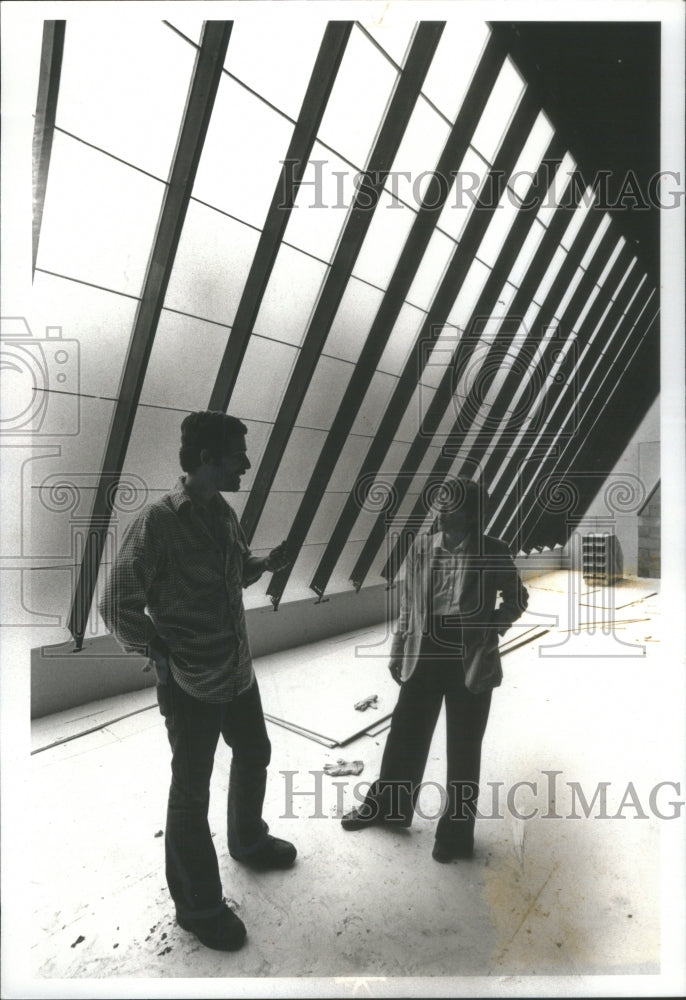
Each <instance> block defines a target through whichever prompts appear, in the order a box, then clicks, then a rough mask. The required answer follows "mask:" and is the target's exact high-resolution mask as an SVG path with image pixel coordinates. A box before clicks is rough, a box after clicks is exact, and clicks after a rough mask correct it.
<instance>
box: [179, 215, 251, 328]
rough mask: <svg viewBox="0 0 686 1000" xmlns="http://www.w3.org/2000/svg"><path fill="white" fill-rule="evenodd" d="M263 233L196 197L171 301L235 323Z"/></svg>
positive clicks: (189, 310) (181, 243)
mask: <svg viewBox="0 0 686 1000" xmlns="http://www.w3.org/2000/svg"><path fill="white" fill-rule="evenodd" d="M258 237H259V233H257V232H256V231H255V230H254V229H250V228H249V227H248V226H244V225H243V224H242V223H240V222H235V221H234V220H233V219H230V218H228V216H226V215H221V214H220V213H219V212H216V211H214V210H213V209H211V208H207V207H206V206H205V205H200V204H199V203H198V202H193V201H192V202H191V203H190V204H189V206H188V213H187V215H186V221H185V223H184V227H183V232H182V233H181V239H180V241H179V248H178V250H177V252H176V259H175V261H174V268H173V270H172V274H171V279H170V281H169V287H168V289H167V296H166V299H165V302H164V304H165V307H166V308H167V309H178V310H179V311H180V312H185V313H189V314H191V315H193V316H197V317H199V318H202V319H210V320H214V321H215V322H217V323H224V324H228V325H230V324H231V323H233V321H234V317H235V315H236V309H237V308H238V303H239V301H240V298H241V295H242V294H243V288H244V285H245V280H246V278H247V276H248V272H249V270H250V265H251V264H252V260H253V256H254V254H255V248H256V246H257V240H258Z"/></svg>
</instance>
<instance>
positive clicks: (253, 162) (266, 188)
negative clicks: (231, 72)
mask: <svg viewBox="0 0 686 1000" xmlns="http://www.w3.org/2000/svg"><path fill="white" fill-rule="evenodd" d="M230 47H231V46H230V45H229V48H230ZM292 131H293V127H292V125H291V124H290V122H288V121H286V120H285V119H284V118H281V116H280V115H277V114H275V113H274V111H273V110H272V109H271V108H270V107H268V106H267V105H266V104H264V103H263V102H262V101H260V100H258V99H257V98H256V97H254V96H253V95H252V94H250V93H248V91H247V90H244V89H243V87H241V86H239V85H238V84H237V83H235V82H234V81H233V80H231V79H229V77H227V76H224V77H222V80H221V83H220V84H219V90H218V92H217V97H216V100H215V104H214V109H213V111H212V118H211V120H210V125H209V128H208V130H207V136H206V138H205V143H204V146H203V150H202V155H201V157H200V163H199V165H198V173H197V176H196V179H195V184H194V185H193V197H194V198H199V199H200V200H201V201H205V202H207V203H208V204H210V205H212V206H214V207H215V208H219V209H221V210H222V211H224V212H228V213H229V214H230V215H235V216H236V217H237V218H239V219H241V220H242V221H243V222H249V223H251V224H252V225H253V226H257V227H258V229H261V228H262V227H263V226H264V223H265V219H266V217H267V212H268V211H269V206H270V204H271V200H272V197H273V195H274V191H275V189H276V187H277V184H278V183H279V176H280V173H281V169H282V161H283V160H285V158H286V153H287V151H288V144H289V142H290V139H291V134H292Z"/></svg>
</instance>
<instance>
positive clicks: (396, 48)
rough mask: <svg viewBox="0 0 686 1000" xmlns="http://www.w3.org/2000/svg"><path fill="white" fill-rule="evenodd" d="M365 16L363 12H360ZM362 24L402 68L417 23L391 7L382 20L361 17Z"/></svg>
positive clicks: (385, 11) (387, 9)
mask: <svg viewBox="0 0 686 1000" xmlns="http://www.w3.org/2000/svg"><path fill="white" fill-rule="evenodd" d="M359 13H360V14H361V15H363V14H364V12H363V11H362V10H360V11H359ZM360 22H361V23H362V24H363V26H364V27H365V28H366V30H367V31H368V32H369V34H370V35H371V36H372V38H373V39H374V41H375V42H376V43H377V44H378V45H380V46H381V47H382V48H383V49H385V51H386V52H387V53H388V55H389V56H390V57H391V59H393V60H394V61H395V62H396V63H397V64H398V66H402V65H403V63H404V61H405V55H406V53H407V50H408V48H409V45H410V42H411V41H412V36H413V34H414V30H415V22H414V21H412V20H408V19H407V18H406V17H405V16H404V15H403V14H402V13H401V12H397V13H396V12H395V11H394V10H393V9H391V8H390V7H387V8H386V9H385V10H384V14H383V17H382V18H379V19H376V18H374V17H373V16H371V17H369V16H367V17H364V16H361V17H360Z"/></svg>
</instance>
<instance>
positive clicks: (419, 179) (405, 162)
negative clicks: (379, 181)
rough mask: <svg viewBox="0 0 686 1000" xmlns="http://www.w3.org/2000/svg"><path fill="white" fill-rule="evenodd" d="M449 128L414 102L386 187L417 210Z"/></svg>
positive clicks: (424, 104) (421, 103) (423, 104)
mask: <svg viewBox="0 0 686 1000" xmlns="http://www.w3.org/2000/svg"><path fill="white" fill-rule="evenodd" d="M449 134H450V128H449V127H448V125H446V123H445V121H444V120H443V118H441V116H440V115H438V114H436V112H435V111H434V109H433V108H432V107H431V105H430V104H428V103H427V101H425V100H424V99H423V98H420V100H419V101H417V103H416V105H415V108H414V111H413V112H412V115H411V117H410V121H409V124H408V126H407V129H406V130H405V134H404V136H403V139H402V142H401V143H400V147H399V149H398V152H397V154H396V157H395V160H394V161H393V165H392V167H391V174H390V176H389V179H388V181H387V182H386V186H387V187H388V188H389V189H390V190H391V191H392V192H393V194H397V195H398V197H399V198H402V200H403V201H405V202H407V204H409V205H412V206H413V207H414V208H419V206H420V204H421V201H422V198H423V197H424V194H425V192H426V188H427V185H428V184H429V181H430V179H431V172H432V171H433V170H434V169H435V167H436V164H437V163H438V159H439V157H440V155H441V153H442V152H443V147H444V146H445V144H446V140H447V138H448V136H449Z"/></svg>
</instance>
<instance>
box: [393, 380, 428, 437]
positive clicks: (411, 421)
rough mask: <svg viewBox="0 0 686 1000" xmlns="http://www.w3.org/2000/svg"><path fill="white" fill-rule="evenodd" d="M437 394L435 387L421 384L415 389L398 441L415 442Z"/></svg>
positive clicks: (401, 425)
mask: <svg viewBox="0 0 686 1000" xmlns="http://www.w3.org/2000/svg"><path fill="white" fill-rule="evenodd" d="M435 394H436V390H435V389H434V387H433V386H427V385H423V384H422V383H420V384H419V385H417V386H416V387H415V390H414V392H413V394H412V398H411V399H410V402H409V404H408V406H407V409H406V410H405V413H404V414H403V419H402V420H401V422H400V425H399V427H398V430H397V431H396V434H395V437H396V439H397V440H398V441H408V442H409V441H414V439H415V437H416V436H417V434H418V433H419V432H420V428H421V424H422V420H423V419H424V417H425V416H426V411H427V410H428V408H429V405H430V403H431V401H432V399H433V398H434V396H435Z"/></svg>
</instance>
